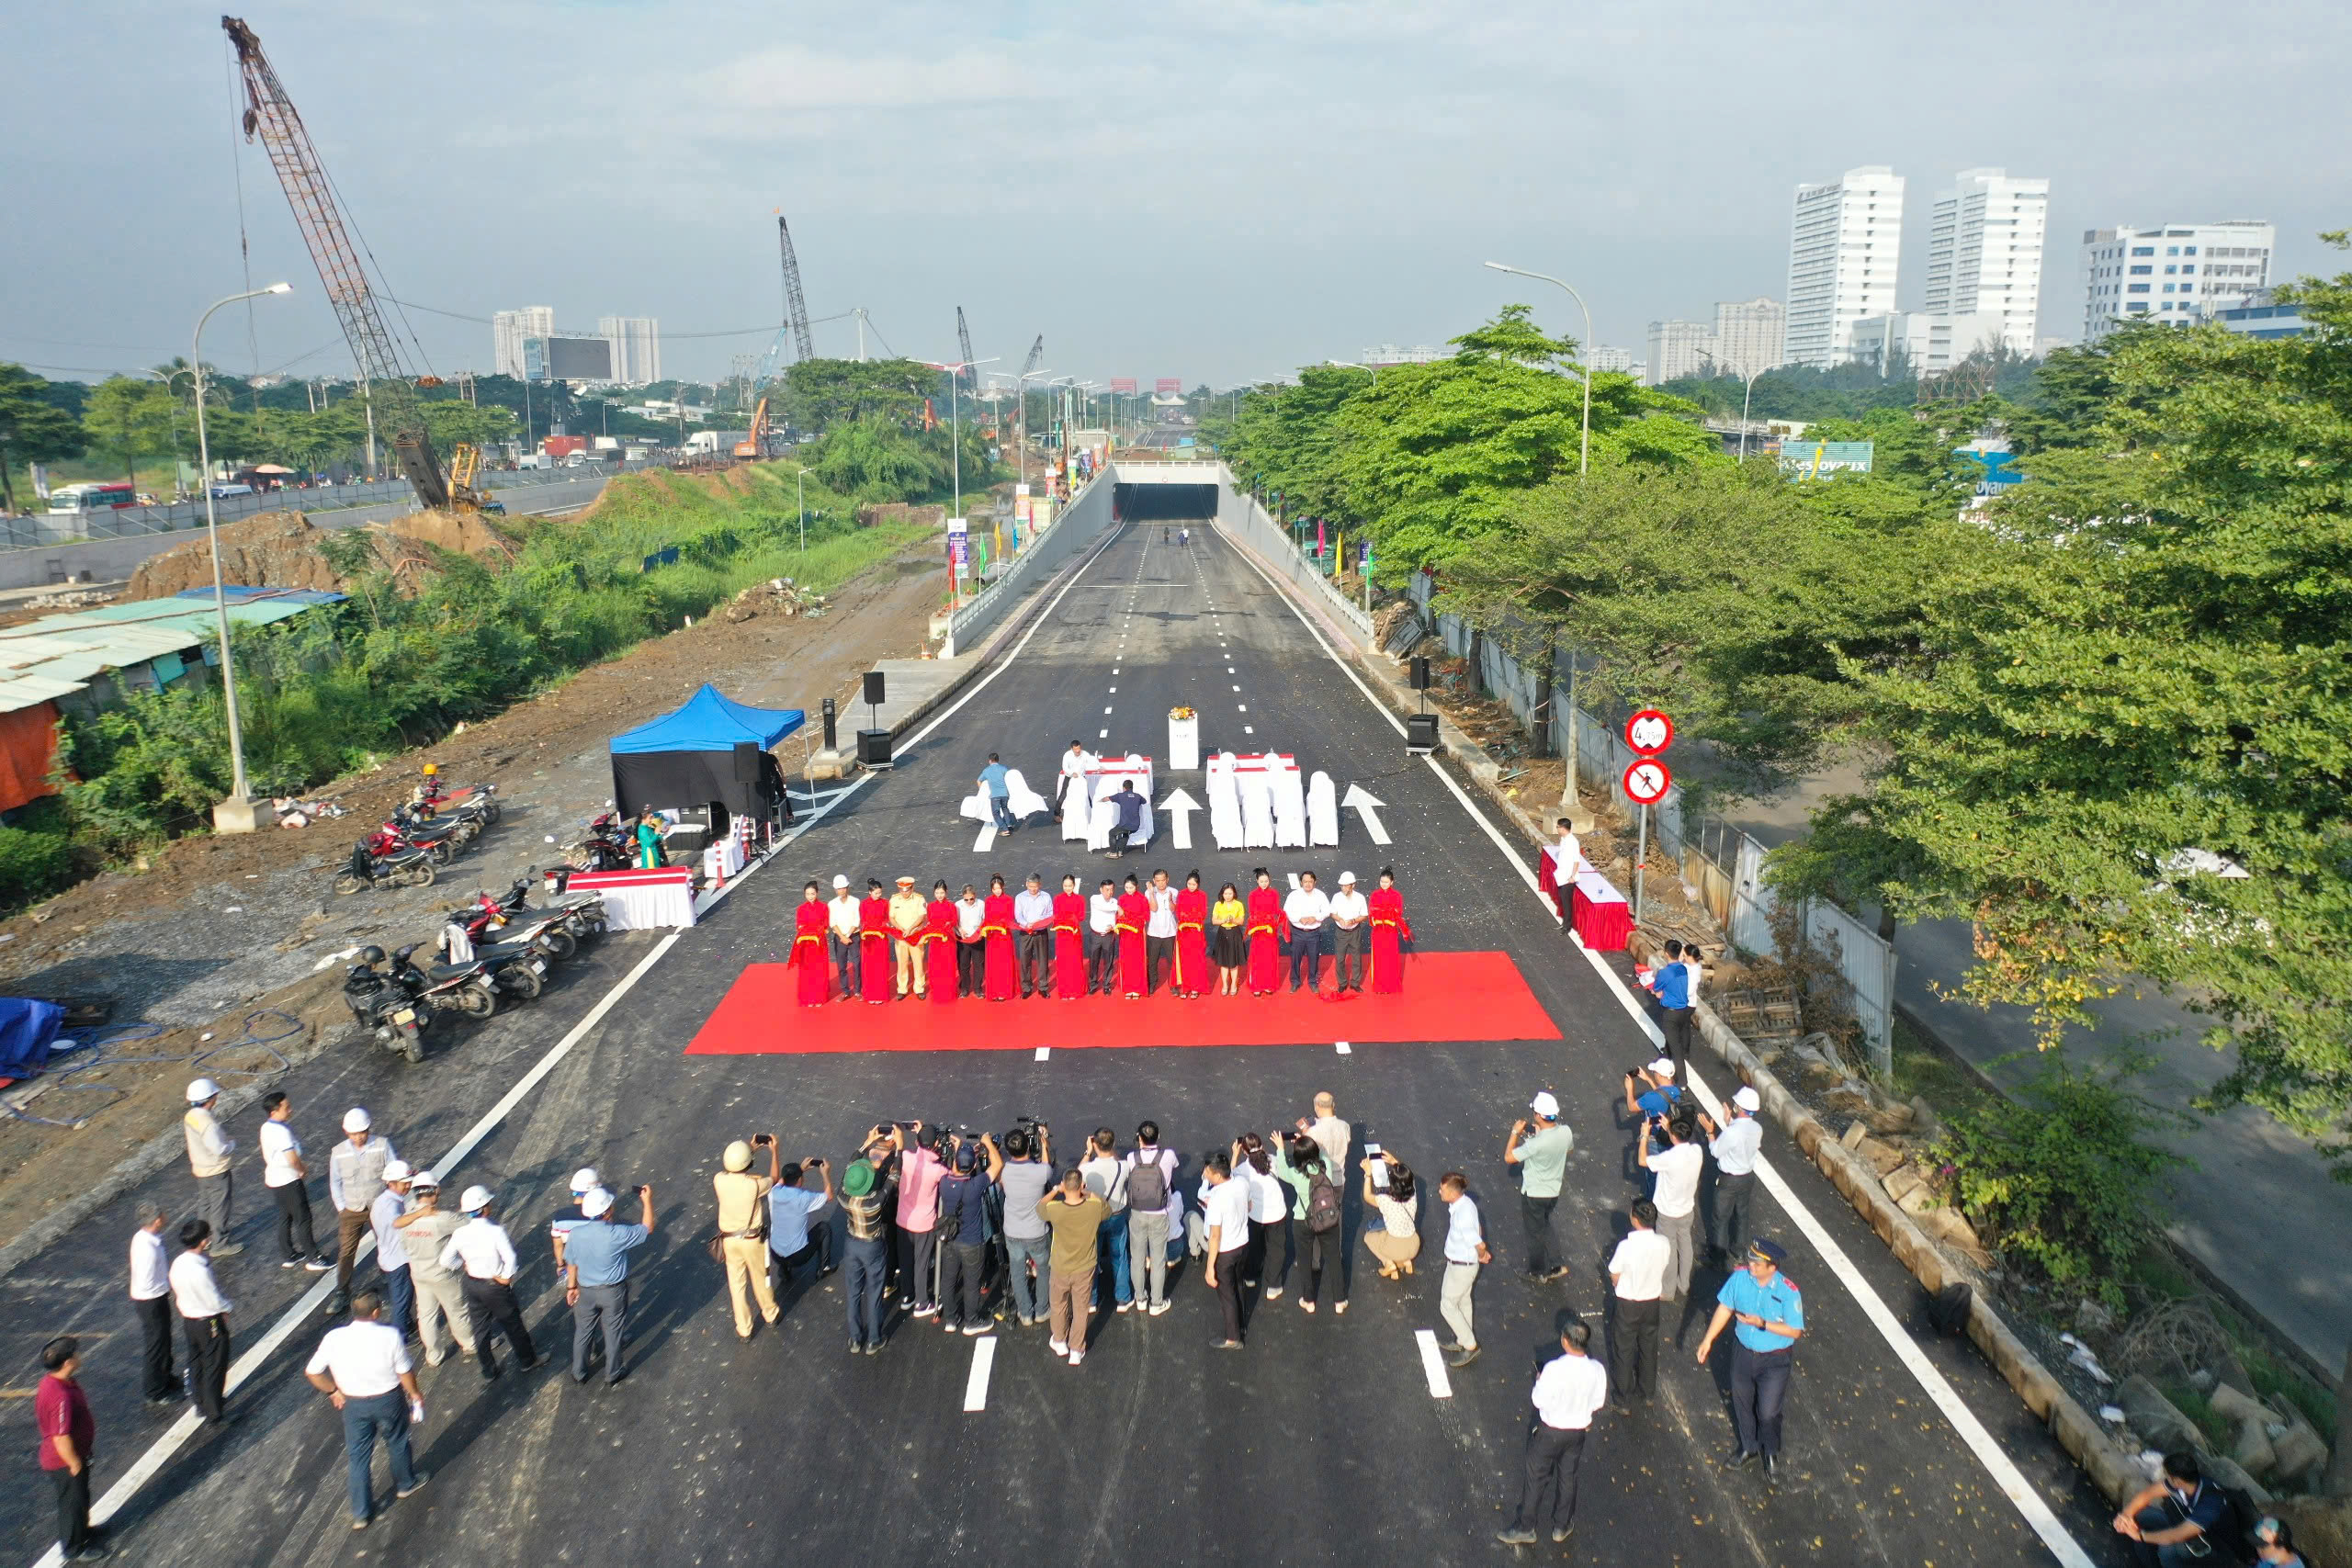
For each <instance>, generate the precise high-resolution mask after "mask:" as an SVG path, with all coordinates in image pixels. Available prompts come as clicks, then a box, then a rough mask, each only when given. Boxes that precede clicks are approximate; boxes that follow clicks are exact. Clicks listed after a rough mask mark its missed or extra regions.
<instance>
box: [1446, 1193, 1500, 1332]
mask: <svg viewBox="0 0 2352 1568" xmlns="http://www.w3.org/2000/svg"><path fill="white" fill-rule="evenodd" d="M1437 1195H1438V1196H1439V1197H1440V1198H1442V1199H1443V1200H1445V1283H1444V1285H1443V1286H1442V1288H1441V1289H1440V1290H1439V1292H1438V1304H1437V1312H1438V1315H1439V1316H1440V1317H1442V1318H1443V1319H1445V1321H1446V1325H1447V1326H1449V1327H1451V1328H1452V1329H1453V1344H1451V1345H1441V1346H1439V1347H1438V1348H1439V1349H1441V1350H1443V1351H1445V1352H1447V1356H1446V1364H1447V1365H1449V1366H1454V1367H1466V1366H1468V1365H1469V1364H1470V1363H1471V1362H1473V1361H1475V1360H1476V1359H1478V1331H1477V1329H1476V1327H1474V1326H1473V1325H1472V1324H1471V1321H1470V1291H1471V1287H1473V1286H1475V1285H1476V1284H1477V1282H1478V1266H1479V1265H1480V1264H1483V1263H1492V1262H1493V1261H1494V1260H1495V1255H1494V1254H1493V1253H1491V1252H1489V1251H1487V1232H1486V1227H1485V1226H1484V1225H1482V1224H1480V1223H1479V1220H1478V1201H1477V1200H1476V1199H1475V1198H1473V1197H1471V1196H1470V1179H1469V1178H1468V1177H1466V1176H1464V1175H1463V1174H1462V1172H1460V1171H1458V1170H1449V1171H1447V1172H1446V1173H1445V1175H1444V1176H1443V1178H1442V1179H1440V1180H1439V1182H1438V1184H1437Z"/></svg>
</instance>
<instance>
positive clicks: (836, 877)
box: [825, 872, 857, 998]
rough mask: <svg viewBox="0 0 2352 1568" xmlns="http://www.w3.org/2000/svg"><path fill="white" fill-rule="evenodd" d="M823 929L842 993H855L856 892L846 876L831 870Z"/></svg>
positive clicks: (846, 994)
mask: <svg viewBox="0 0 2352 1568" xmlns="http://www.w3.org/2000/svg"><path fill="white" fill-rule="evenodd" d="M825 930H826V931H827V932H828V933H830V936H831V942H832V948H833V972H834V973H835V974H836V975H837V976H840V978H841V983H842V996H843V997H845V998H846V997H854V996H855V995H857V896H856V895H855V894H854V893H852V892H851V891H850V886H849V878H848V877H846V876H843V875H842V874H840V873H839V872H836V873H834V874H833V896H832V897H830V898H828V899H826V900H825Z"/></svg>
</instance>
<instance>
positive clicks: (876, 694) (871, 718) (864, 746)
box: [857, 670, 890, 768]
mask: <svg viewBox="0 0 2352 1568" xmlns="http://www.w3.org/2000/svg"><path fill="white" fill-rule="evenodd" d="M885 690H886V687H885V685H884V682H883V679H882V671H879V670H868V671H866V672H865V722H866V728H864V729H861V730H859V731H858V732H857V760H858V762H859V764H860V765H861V766H863V767H868V768H887V767H888V766H890V732H889V731H888V730H887V729H885V728H882V719H881V716H880V715H879V714H878V713H877V712H876V711H875V710H876V709H877V708H879V707H880V706H881V705H883V704H884V703H885V702H888V700H889V699H888V697H887V696H886V695H884V692H885Z"/></svg>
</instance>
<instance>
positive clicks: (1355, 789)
mask: <svg viewBox="0 0 2352 1568" xmlns="http://www.w3.org/2000/svg"><path fill="white" fill-rule="evenodd" d="M1385 804H1386V802H1385V801H1380V800H1375V799H1374V798H1373V797H1372V795H1370V794H1369V793H1368V792H1366V790H1365V789H1364V787H1363V785H1362V784H1350V785H1349V786H1348V793H1347V794H1345V795H1341V796H1340V806H1341V807H1343V808H1344V807H1350V806H1352V807H1355V808H1356V815H1357V816H1359V817H1361V818H1363V830H1364V831H1365V832H1367V833H1369V834H1371V835H1372V841H1373V842H1374V843H1375V844H1385V843H1386V842H1387V841H1388V829H1385V828H1384V827H1382V826H1381V825H1380V812H1379V809H1378V808H1379V807H1382V806H1385Z"/></svg>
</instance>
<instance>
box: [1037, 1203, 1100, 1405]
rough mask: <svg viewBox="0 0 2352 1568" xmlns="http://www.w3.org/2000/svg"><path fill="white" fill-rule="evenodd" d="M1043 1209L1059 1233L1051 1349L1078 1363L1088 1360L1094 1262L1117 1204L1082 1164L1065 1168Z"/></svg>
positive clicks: (1051, 1294) (1040, 1207)
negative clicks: (1090, 1180) (1092, 1182)
mask: <svg viewBox="0 0 2352 1568" xmlns="http://www.w3.org/2000/svg"><path fill="white" fill-rule="evenodd" d="M1037 1213H1038V1214H1039V1215H1040V1216H1041V1217H1042V1218H1043V1219H1044V1220H1045V1222H1046V1226H1047V1228H1049V1229H1050V1230H1052V1232H1053V1233H1054V1256H1053V1275H1054V1278H1053V1288H1052V1290H1051V1292H1049V1295H1048V1300H1049V1301H1050V1303H1051V1308H1050V1312H1049V1316H1050V1319H1051V1321H1050V1323H1049V1325H1048V1326H1047V1328H1046V1332H1047V1333H1048V1334H1050V1335H1051V1336H1052V1338H1051V1340H1050V1341H1049V1342H1048V1344H1049V1348H1051V1349H1052V1350H1053V1352H1054V1354H1055V1355H1057V1356H1068V1357H1069V1364H1070V1365H1071V1366H1073V1367H1075V1366H1077V1365H1078V1364H1079V1363H1080V1362H1081V1361H1083V1360H1085V1359H1086V1330H1087V1325H1088V1322H1089V1320H1090V1319H1091V1317H1092V1315H1093V1311H1094V1306H1093V1295H1094V1267H1095V1262H1096V1260H1097V1258H1099V1257H1100V1254H1101V1247H1100V1243H1099V1239H1098V1235H1097V1233H1098V1232H1100V1231H1101V1229H1102V1227H1103V1221H1104V1220H1106V1219H1108V1218H1109V1217H1110V1213H1111V1206H1110V1205H1109V1204H1108V1203H1105V1202H1104V1201H1103V1200H1102V1199H1100V1198H1097V1197H1096V1196H1095V1195H1094V1194H1093V1193H1091V1192H1090V1191H1088V1190H1087V1188H1086V1178H1085V1177H1083V1176H1081V1175H1080V1174H1079V1172H1078V1169H1077V1168H1076V1167H1072V1168H1070V1169H1069V1170H1067V1171H1065V1172H1063V1173H1062V1184H1061V1186H1060V1187H1059V1188H1057V1190H1054V1191H1053V1192H1052V1193H1050V1194H1049V1195H1047V1197H1046V1201H1044V1202H1042V1203H1040V1204H1038V1205H1037Z"/></svg>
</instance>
